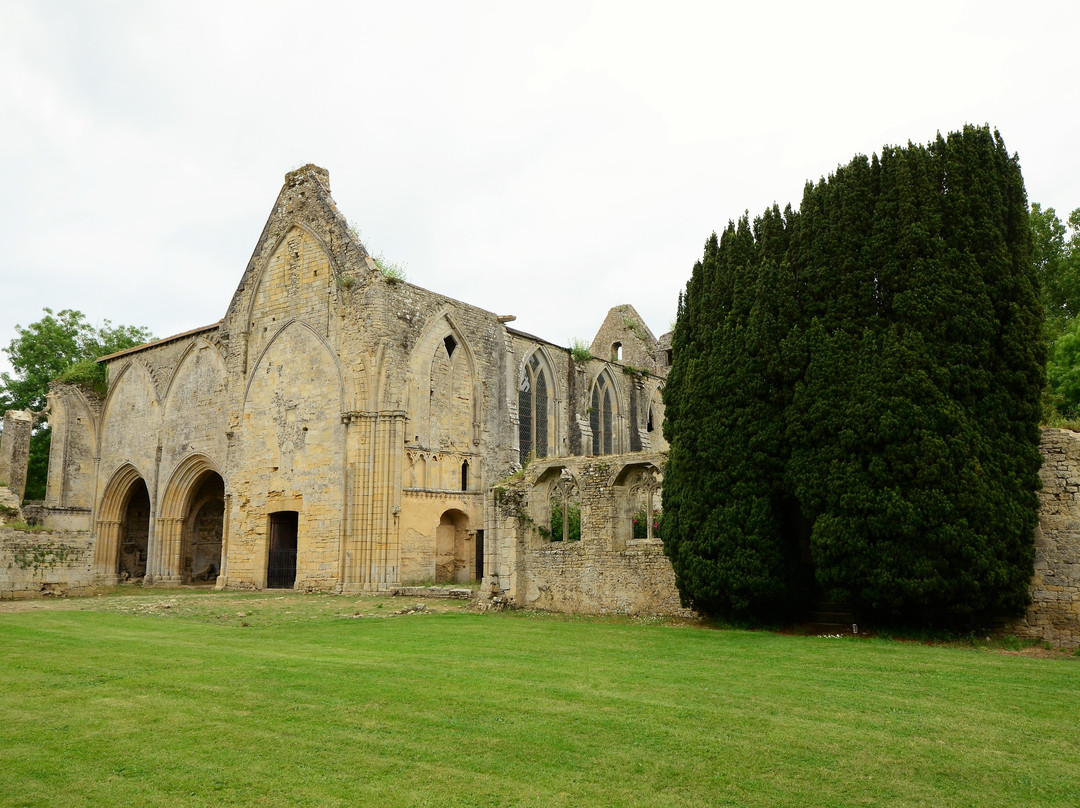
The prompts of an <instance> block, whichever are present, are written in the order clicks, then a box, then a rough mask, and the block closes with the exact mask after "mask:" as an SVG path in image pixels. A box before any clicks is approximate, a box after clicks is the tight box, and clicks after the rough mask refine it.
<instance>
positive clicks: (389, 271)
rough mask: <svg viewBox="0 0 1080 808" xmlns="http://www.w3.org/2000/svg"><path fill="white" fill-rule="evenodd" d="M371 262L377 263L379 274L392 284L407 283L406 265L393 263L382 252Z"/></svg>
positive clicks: (374, 256) (372, 258)
mask: <svg viewBox="0 0 1080 808" xmlns="http://www.w3.org/2000/svg"><path fill="white" fill-rule="evenodd" d="M371 260H372V261H374V262H375V266H376V267H378V268H379V272H381V273H382V276H383V277H384V278H386V280H388V281H389V282H390V283H402V282H404V281H405V264H399V263H397V262H395V261H391V260H390V259H389V258H387V257H386V256H385V255H383V254H382V253H381V252H380V253H379V254H377V255H373V256H372V257H371Z"/></svg>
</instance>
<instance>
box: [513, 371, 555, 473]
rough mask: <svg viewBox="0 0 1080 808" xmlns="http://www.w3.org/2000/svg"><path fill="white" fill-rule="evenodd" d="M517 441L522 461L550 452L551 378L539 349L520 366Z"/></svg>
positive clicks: (545, 455)
mask: <svg viewBox="0 0 1080 808" xmlns="http://www.w3.org/2000/svg"><path fill="white" fill-rule="evenodd" d="M518 445H519V447H520V451H521V454H520V458H521V464H522V465H524V464H525V463H526V462H528V460H529V457H530V455H531V456H533V457H547V455H548V382H547V376H546V374H545V373H544V367H543V365H541V364H540V359H539V358H538V357H537V355H536V353H533V355H532V356H530V357H529V361H528V362H526V363H525V366H524V367H523V368H522V370H521V380H520V381H519V383H518Z"/></svg>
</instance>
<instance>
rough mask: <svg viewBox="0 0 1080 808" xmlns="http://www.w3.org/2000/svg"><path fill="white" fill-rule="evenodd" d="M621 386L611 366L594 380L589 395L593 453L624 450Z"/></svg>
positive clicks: (600, 453) (613, 452)
mask: <svg viewBox="0 0 1080 808" xmlns="http://www.w3.org/2000/svg"><path fill="white" fill-rule="evenodd" d="M619 401H620V395H619V388H618V386H617V385H616V384H615V377H614V376H613V375H612V373H611V370H610V368H607V367H605V368H603V369H602V370H601V371H600V372H599V373H598V374H597V376H596V379H594V380H593V384H592V390H591V392H590V395H589V426H590V427H591V428H592V454H593V455H606V454H616V453H618V452H621V451H622V450H623V447H622V434H621V433H622V430H621V428H620V425H621V421H622V418H621V415H622V413H621V408H620V406H619Z"/></svg>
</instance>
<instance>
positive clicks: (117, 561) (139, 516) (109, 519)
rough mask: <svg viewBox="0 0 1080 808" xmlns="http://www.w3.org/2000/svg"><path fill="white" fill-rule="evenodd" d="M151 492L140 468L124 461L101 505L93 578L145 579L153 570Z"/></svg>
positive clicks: (108, 581)
mask: <svg viewBox="0 0 1080 808" xmlns="http://www.w3.org/2000/svg"><path fill="white" fill-rule="evenodd" d="M151 512H152V506H151V502H150V492H149V491H148V490H147V487H146V482H145V481H144V480H143V476H142V475H141V474H140V473H139V471H138V469H136V468H135V467H134V466H132V465H131V464H130V463H125V464H124V465H122V466H121V467H120V468H119V469H117V470H116V472H115V473H114V474H113V475H112V477H111V479H110V480H109V482H108V484H107V485H106V486H105V494H104V495H103V496H102V498H101V502H100V504H99V505H98V516H97V521H96V523H95V533H96V537H95V541H94V579H95V581H96V582H97V583H99V584H104V585H105V586H115V585H116V584H117V583H119V582H120V581H127V580H134V579H142V578H143V577H144V576H146V575H147V573H148V572H150V570H149V569H148V567H149V566H150V564H149V558H148V556H149V552H148V551H149V546H150V518H151Z"/></svg>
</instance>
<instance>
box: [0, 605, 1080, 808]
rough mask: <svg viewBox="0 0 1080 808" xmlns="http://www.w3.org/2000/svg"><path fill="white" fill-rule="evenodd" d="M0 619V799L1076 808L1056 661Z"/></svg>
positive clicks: (894, 649)
mask: <svg viewBox="0 0 1080 808" xmlns="http://www.w3.org/2000/svg"><path fill="white" fill-rule="evenodd" d="M410 605H413V602H412V601H404V602H403V601H401V600H400V599H398V600H395V599H358V598H348V597H334V596H298V595H292V594H290V595H287V596H286V595H282V594H266V593H252V594H236V593H209V592H196V591H189V590H157V591H147V590H136V589H133V590H129V591H128V592H127V593H125V594H120V595H110V596H106V597H95V598H84V599H72V600H68V601H50V602H35V603H19V604H11V603H7V604H0V805H3V806H30V805H34V806H38V805H40V806H50V807H52V808H58V807H59V806H76V805H77V806H83V805H107V806H119V805H133V806H136V805H137V806H158V805H160V806H166V805H168V806H172V805H206V806H220V805H258V806H262V805H267V806H278V805H280V806H356V805H372V806H472V805H478V806H518V805H520V806H582V805H586V806H592V805H596V806H623V805H625V806H638V805H642V806H644V805H650V806H653V805H655V806H684V805H685V806H691V805H693V806H698V805H701V806H720V805H739V806H777V805H798V806H841V805H875V806H877V805H882V806H911V805H923V806H960V805H964V806H969V805H970V806H1005V805H1009V806H1036V805H1037V806H1043V805H1057V806H1068V808H1076V806H1077V805H1080V660H1077V659H1075V658H1068V657H1064V656H1058V657H1055V658H1034V657H1031V656H1025V655H1018V654H1006V653H1003V652H1001V651H996V650H989V649H976V648H971V647H968V648H964V647H955V646H953V647H948V646H927V645H919V644H914V643H899V642H892V641H886V640H858V641H855V640H841V639H828V638H815V637H793V636H783V635H778V634H771V633H766V632H747V631H734V630H717V629H710V628H704V627H701V626H695V625H686V624H671V623H666V622H662V621H650V620H631V619H625V618H622V619H615V618H612V619H600V618H597V619H590V618H572V617H566V616H556V615H543V614H536V613H530V612H505V613H492V614H477V613H474V612H472V611H470V610H469V609H468V607H463V606H461V605H459V604H458V603H455V602H446V601H429V602H428V603H427V606H428V608H429V610H431V611H430V612H429V613H420V614H402V615H395V614H393V612H394V611H396V610H400V609H402V608H403V607H406V606H410Z"/></svg>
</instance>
